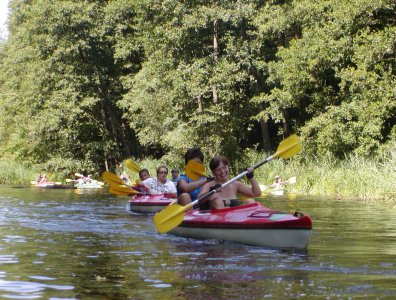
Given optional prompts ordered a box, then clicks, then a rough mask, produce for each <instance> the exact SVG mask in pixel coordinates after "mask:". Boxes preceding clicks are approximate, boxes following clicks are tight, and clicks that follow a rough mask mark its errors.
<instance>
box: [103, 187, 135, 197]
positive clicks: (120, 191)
mask: <svg viewBox="0 0 396 300" xmlns="http://www.w3.org/2000/svg"><path fill="white" fill-rule="evenodd" d="M109 192H110V193H112V194H115V195H120V196H129V195H140V194H141V193H140V192H138V191H135V190H134V189H133V188H130V187H128V186H125V185H110V187H109Z"/></svg>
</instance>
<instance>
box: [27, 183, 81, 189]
mask: <svg viewBox="0 0 396 300" xmlns="http://www.w3.org/2000/svg"><path fill="white" fill-rule="evenodd" d="M30 183H31V184H32V185H33V186H35V187H37V188H43V189H74V187H73V186H72V185H67V184H62V183H61V182H52V181H49V182H43V183H37V182H35V181H31V182H30Z"/></svg>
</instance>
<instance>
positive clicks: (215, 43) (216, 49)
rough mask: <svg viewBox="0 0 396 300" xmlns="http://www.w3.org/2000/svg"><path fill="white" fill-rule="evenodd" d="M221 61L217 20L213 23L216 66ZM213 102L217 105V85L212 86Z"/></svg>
mask: <svg viewBox="0 0 396 300" xmlns="http://www.w3.org/2000/svg"><path fill="white" fill-rule="evenodd" d="M218 59H219V43H218V40H217V20H214V22H213V60H214V62H215V64H216V63H217V61H218ZM212 95H213V102H214V103H217V97H218V96H217V87H216V84H213V85H212Z"/></svg>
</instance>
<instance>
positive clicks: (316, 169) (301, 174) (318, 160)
mask: <svg viewBox="0 0 396 300" xmlns="http://www.w3.org/2000/svg"><path fill="white" fill-rule="evenodd" d="M395 151H396V150H395ZM395 151H394V152H391V153H390V154H388V155H384V156H383V157H381V158H376V159H374V158H371V159H369V158H363V157H358V156H353V155H351V156H349V157H348V158H346V159H344V160H339V159H336V158H334V157H332V156H331V155H328V156H324V157H307V156H304V155H303V154H299V155H297V156H296V157H293V158H291V159H288V160H283V159H274V160H272V161H270V162H269V163H267V164H264V165H263V166H261V167H260V168H258V169H256V170H255V172H254V173H255V176H256V178H257V180H258V181H259V183H260V184H270V183H272V182H273V180H274V177H275V175H279V176H281V177H282V178H283V179H288V178H290V177H292V176H296V177H297V182H296V184H294V185H293V186H292V188H293V191H295V192H296V193H297V194H301V195H321V196H333V197H336V198H355V199H361V200H365V201H377V200H379V201H384V202H391V203H395V204H396V154H395ZM271 154H272V153H271ZM271 154H268V155H267V154H265V153H259V152H256V151H254V150H250V151H246V152H245V155H244V157H241V159H240V160H239V161H238V162H233V165H232V166H231V167H232V168H231V172H232V174H231V176H235V175H236V174H238V173H239V172H240V171H241V170H244V169H245V168H246V167H248V166H252V165H254V164H256V163H257V162H259V161H262V160H263V159H265V158H266V157H268V156H269V155H271ZM136 162H137V163H138V164H139V165H140V167H141V168H147V169H148V170H149V171H150V175H151V176H152V177H155V176H156V169H157V167H158V166H159V165H161V164H165V165H167V166H168V167H169V169H171V168H174V167H176V168H179V169H180V173H182V172H183V169H182V166H183V163H184V162H183V158H182V157H180V158H179V159H177V158H175V157H172V159H168V160H167V159H166V158H165V159H163V160H157V159H152V158H147V159H145V160H142V161H136ZM123 171H125V172H126V173H127V174H129V175H130V177H131V179H132V180H135V179H137V178H138V174H136V173H134V172H132V171H130V170H128V169H127V168H126V167H125V166H121V167H120V168H119V169H118V170H117V173H118V174H121V173H122V172H123ZM37 173H38V171H37V170H32V169H29V168H26V167H24V166H23V165H21V164H18V163H15V162H12V161H9V160H0V183H3V184H4V183H6V184H11V183H13V184H23V183H25V184H26V183H29V182H30V181H31V180H33V179H35V177H36V176H37ZM169 173H170V172H169ZM208 173H210V171H209V170H208ZM169 176H170V174H169ZM53 177H54V178H56V177H57V174H53ZM59 180H61V178H59Z"/></svg>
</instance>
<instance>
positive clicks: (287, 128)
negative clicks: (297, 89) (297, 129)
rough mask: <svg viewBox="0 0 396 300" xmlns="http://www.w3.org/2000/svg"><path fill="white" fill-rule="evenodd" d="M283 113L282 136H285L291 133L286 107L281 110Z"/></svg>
mask: <svg viewBox="0 0 396 300" xmlns="http://www.w3.org/2000/svg"><path fill="white" fill-rule="evenodd" d="M282 115H283V138H286V137H288V136H289V135H290V133H291V125H290V117H289V111H288V109H287V108H285V109H283V110H282Z"/></svg>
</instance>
